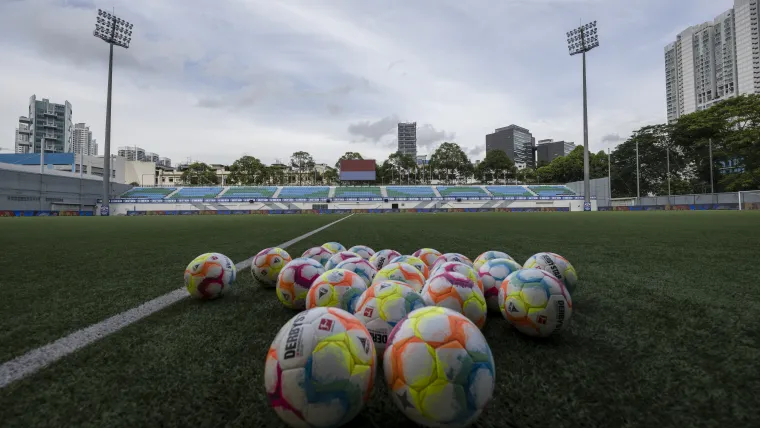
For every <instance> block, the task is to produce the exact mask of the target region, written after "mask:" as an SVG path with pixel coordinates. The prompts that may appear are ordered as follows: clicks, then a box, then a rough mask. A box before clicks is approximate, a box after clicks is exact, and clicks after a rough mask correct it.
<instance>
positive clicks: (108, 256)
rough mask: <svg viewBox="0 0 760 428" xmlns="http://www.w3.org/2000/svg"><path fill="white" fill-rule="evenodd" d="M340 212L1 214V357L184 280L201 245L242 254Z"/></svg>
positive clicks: (238, 257) (231, 254) (202, 249)
mask: <svg viewBox="0 0 760 428" xmlns="http://www.w3.org/2000/svg"><path fill="white" fill-rule="evenodd" d="M337 218H339V217H336V216H328V217H325V218H319V217H317V216H304V217H301V218H300V219H299V221H293V220H292V219H289V218H287V217H286V216H224V217H215V218H214V221H208V220H204V219H200V220H198V219H195V218H191V217H189V216H184V217H179V216H178V217H157V216H156V217H152V216H151V217H144V218H136V217H113V218H101V217H59V218H56V217H45V218H13V219H3V220H2V221H0V243H1V244H2V248H3V251H2V252H0V266H3V267H4V269H5V274H4V277H5V280H4V281H0V282H2V284H3V286H2V297H1V298H0V361H5V360H8V359H10V358H13V357H15V356H18V355H20V354H23V353H24V352H26V351H29V350H30V349H34V348H36V347H38V346H42V345H44V344H46V343H48V342H50V341H53V340H55V339H58V338H59V337H61V336H64V335H66V334H67V333H70V332H72V331H75V330H77V329H80V328H84V327H87V326H88V325H91V324H94V323H97V322H99V321H102V320H103V319H105V318H108V317H109V316H111V315H115V314H117V313H119V312H122V311H125V310H127V309H130V308H132V307H135V306H137V305H139V304H140V303H143V302H145V301H147V300H150V299H153V298H155V297H158V296H160V295H162V294H164V293H167V292H169V291H172V290H174V289H177V288H179V287H182V285H183V284H182V273H183V271H184V269H185V266H187V264H188V263H189V262H190V261H191V260H192V259H193V258H195V256H197V255H199V254H201V253H205V252H208V251H216V252H220V253H223V254H226V255H227V256H229V257H230V258H232V259H233V260H234V261H235V262H238V261H240V260H243V259H246V258H248V257H251V256H252V255H254V254H256V252H257V251H258V250H259V249H261V248H263V247H266V246H272V245H277V244H279V243H281V242H284V241H287V240H288V239H290V238H292V237H294V236H298V235H301V234H303V233H306V232H309V231H311V230H314V229H315V228H317V227H319V226H321V225H323V224H324V223H325V222H329V221H334V220H335V219H337ZM6 281H7V282H6Z"/></svg>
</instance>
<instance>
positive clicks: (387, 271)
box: [372, 263, 425, 293]
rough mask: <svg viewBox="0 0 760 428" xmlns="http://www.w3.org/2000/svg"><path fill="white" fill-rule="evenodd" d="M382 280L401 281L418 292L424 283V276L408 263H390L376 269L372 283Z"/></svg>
mask: <svg viewBox="0 0 760 428" xmlns="http://www.w3.org/2000/svg"><path fill="white" fill-rule="evenodd" d="M382 281H401V282H403V283H406V284H408V285H409V286H411V287H412V288H413V289H414V291H416V292H418V293H419V292H420V291H422V287H423V286H424V285H425V276H424V275H422V272H420V271H419V270H417V268H416V267H414V266H412V265H410V264H407V263H391V264H389V265H387V266H385V267H384V268H382V269H380V270H379V271H377V275H375V279H373V280H372V283H373V284H375V283H378V282H382Z"/></svg>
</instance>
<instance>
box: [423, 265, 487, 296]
mask: <svg viewBox="0 0 760 428" xmlns="http://www.w3.org/2000/svg"><path fill="white" fill-rule="evenodd" d="M441 272H456V273H459V274H462V275H464V276H466V277H467V278H469V279H470V280H472V281H473V282H474V283H475V284H476V285H477V286H478V288H480V291H481V292H485V290H484V289H483V283H482V282H481V281H480V276H478V272H477V271H476V270H475V269H474V268H472V267H471V266H469V265H466V264H464V263H462V262H444V263H440V264H438V266H436V268H435V269H434V270H433V271H432V272H430V277H433V276H435V275H438V274H439V273H441Z"/></svg>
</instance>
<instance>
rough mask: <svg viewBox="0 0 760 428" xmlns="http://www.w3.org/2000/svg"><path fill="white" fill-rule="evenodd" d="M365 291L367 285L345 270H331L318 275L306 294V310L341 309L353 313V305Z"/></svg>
mask: <svg viewBox="0 0 760 428" xmlns="http://www.w3.org/2000/svg"><path fill="white" fill-rule="evenodd" d="M365 290H367V283H366V282H364V280H363V279H362V278H361V277H360V276H359V275H357V274H355V273H353V272H351V271H348V270H345V269H332V270H328V271H327V272H325V273H323V274H322V275H319V277H318V278H317V279H316V280H314V282H313V283H312V284H311V288H309V291H308V293H306V309H312V308H316V307H319V306H325V307H327V306H330V307H333V308H341V309H343V310H344V311H348V312H351V313H353V311H354V303H355V301H356V300H357V299H358V298H359V296H360V295H361V294H362V293H363V292H364V291H365Z"/></svg>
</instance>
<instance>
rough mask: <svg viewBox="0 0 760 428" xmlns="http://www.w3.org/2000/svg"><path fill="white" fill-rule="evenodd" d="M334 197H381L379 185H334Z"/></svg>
mask: <svg viewBox="0 0 760 428" xmlns="http://www.w3.org/2000/svg"><path fill="white" fill-rule="evenodd" d="M335 197H336V198H382V197H383V194H382V193H380V188H379V187H352V186H344V187H336V188H335Z"/></svg>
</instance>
